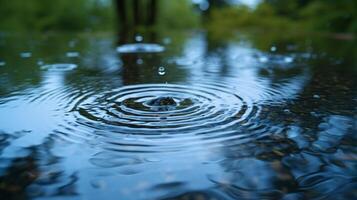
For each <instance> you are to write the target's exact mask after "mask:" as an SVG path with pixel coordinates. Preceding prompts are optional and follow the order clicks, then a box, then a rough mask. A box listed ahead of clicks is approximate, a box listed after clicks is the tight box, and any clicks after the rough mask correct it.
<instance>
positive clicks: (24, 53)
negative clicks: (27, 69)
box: [20, 52, 32, 58]
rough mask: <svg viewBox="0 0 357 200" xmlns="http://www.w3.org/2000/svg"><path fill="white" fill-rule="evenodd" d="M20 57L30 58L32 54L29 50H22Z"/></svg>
mask: <svg viewBox="0 0 357 200" xmlns="http://www.w3.org/2000/svg"><path fill="white" fill-rule="evenodd" d="M20 56H21V58H30V57H31V56H32V53H31V52H22V53H20Z"/></svg>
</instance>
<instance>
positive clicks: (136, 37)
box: [135, 35, 144, 42]
mask: <svg viewBox="0 0 357 200" xmlns="http://www.w3.org/2000/svg"><path fill="white" fill-rule="evenodd" d="M143 39H144V38H143V36H141V35H136V36H135V41H137V42H142V41H143Z"/></svg>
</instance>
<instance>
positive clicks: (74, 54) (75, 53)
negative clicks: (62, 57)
mask: <svg viewBox="0 0 357 200" xmlns="http://www.w3.org/2000/svg"><path fill="white" fill-rule="evenodd" d="M66 56H67V57H68V58H75V57H78V56H79V53H78V52H75V51H71V52H67V53H66Z"/></svg>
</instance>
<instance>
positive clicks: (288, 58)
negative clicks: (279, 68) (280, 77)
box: [284, 57, 294, 63]
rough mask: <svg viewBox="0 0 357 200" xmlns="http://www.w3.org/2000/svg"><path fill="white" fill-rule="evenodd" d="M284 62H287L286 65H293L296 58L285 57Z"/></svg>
mask: <svg viewBox="0 0 357 200" xmlns="http://www.w3.org/2000/svg"><path fill="white" fill-rule="evenodd" d="M284 61H285V62H286V63H292V62H293V61H294V58H292V57H285V58H284Z"/></svg>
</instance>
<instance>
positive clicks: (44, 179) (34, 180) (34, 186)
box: [0, 133, 77, 200]
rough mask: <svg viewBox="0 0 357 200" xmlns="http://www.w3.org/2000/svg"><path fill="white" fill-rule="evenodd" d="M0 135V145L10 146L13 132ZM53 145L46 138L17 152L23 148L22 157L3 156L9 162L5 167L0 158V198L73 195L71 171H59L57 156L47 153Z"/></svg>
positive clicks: (73, 181) (73, 187) (50, 140)
mask: <svg viewBox="0 0 357 200" xmlns="http://www.w3.org/2000/svg"><path fill="white" fill-rule="evenodd" d="M1 135H2V136H4V138H5V140H6V141H2V142H0V145H1V146H0V147H1V148H5V147H6V148H14V147H13V146H12V142H13V139H15V138H14V136H13V135H14V134H11V135H9V134H6V133H1ZM15 135H16V133H15ZM4 145H5V146H4ZM53 146H54V143H53V140H52V139H47V140H45V142H44V143H42V144H40V145H36V146H32V147H28V148H23V149H21V152H25V151H26V156H21V155H16V156H13V155H12V157H11V158H7V159H8V160H7V161H10V162H9V164H8V165H6V166H4V165H3V164H4V163H5V162H6V161H5V158H4V160H1V161H2V162H4V163H2V169H1V170H2V172H1V175H0V199H8V200H15V199H29V198H32V197H43V196H57V195H60V196H71V195H76V182H77V177H76V175H75V174H72V175H69V176H67V175H66V174H65V173H64V172H63V171H62V170H63V169H61V168H60V166H59V162H60V158H59V157H57V156H55V155H53V154H52V153H51V151H52V148H53ZM0 150H1V149H0ZM4 157H6V156H4Z"/></svg>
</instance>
